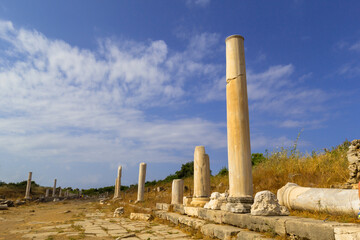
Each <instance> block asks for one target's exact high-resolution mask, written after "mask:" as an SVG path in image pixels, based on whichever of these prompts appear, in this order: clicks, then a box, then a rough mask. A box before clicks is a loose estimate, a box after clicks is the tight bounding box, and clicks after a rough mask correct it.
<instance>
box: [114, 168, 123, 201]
mask: <svg viewBox="0 0 360 240" xmlns="http://www.w3.org/2000/svg"><path fill="white" fill-rule="evenodd" d="M121 170H122V167H121V166H119V167H118V172H117V178H116V181H115V192H114V198H120V191H121Z"/></svg>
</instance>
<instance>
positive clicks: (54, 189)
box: [52, 179, 56, 197]
mask: <svg viewBox="0 0 360 240" xmlns="http://www.w3.org/2000/svg"><path fill="white" fill-rule="evenodd" d="M52 196H53V197H56V179H55V180H54V187H53V192H52Z"/></svg>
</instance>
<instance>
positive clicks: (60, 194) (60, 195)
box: [59, 188, 62, 197]
mask: <svg viewBox="0 0 360 240" xmlns="http://www.w3.org/2000/svg"><path fill="white" fill-rule="evenodd" d="M59 197H62V189H61V188H60V190H59Z"/></svg>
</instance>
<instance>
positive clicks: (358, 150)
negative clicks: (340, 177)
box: [347, 139, 360, 184]
mask: <svg viewBox="0 0 360 240" xmlns="http://www.w3.org/2000/svg"><path fill="white" fill-rule="evenodd" d="M347 158H348V161H349V167H348V168H349V174H350V177H349V180H348V183H350V184H356V183H358V182H359V181H360V139H355V140H353V141H352V142H351V145H350V147H349V151H348V152H347Z"/></svg>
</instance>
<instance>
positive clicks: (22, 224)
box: [0, 200, 191, 240]
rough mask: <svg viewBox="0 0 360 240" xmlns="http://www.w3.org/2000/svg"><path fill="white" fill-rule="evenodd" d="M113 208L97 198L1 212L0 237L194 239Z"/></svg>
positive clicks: (168, 227) (49, 239)
mask: <svg viewBox="0 0 360 240" xmlns="http://www.w3.org/2000/svg"><path fill="white" fill-rule="evenodd" d="M112 211H113V207H111V206H109V205H100V204H99V203H98V201H95V200H66V201H61V202H48V203H38V204H34V203H33V204H29V205H23V206H19V207H15V208H9V210H2V211H0V240H2V239H6V240H12V239H46V240H51V239H117V238H119V239H122V238H124V239H127V240H132V239H150V240H153V239H191V236H189V235H188V234H186V233H184V232H182V231H180V230H179V229H176V228H173V227H170V226H168V225H164V224H160V223H157V222H145V221H132V220H129V219H128V218H125V217H115V218H114V217H113V216H112Z"/></svg>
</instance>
